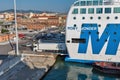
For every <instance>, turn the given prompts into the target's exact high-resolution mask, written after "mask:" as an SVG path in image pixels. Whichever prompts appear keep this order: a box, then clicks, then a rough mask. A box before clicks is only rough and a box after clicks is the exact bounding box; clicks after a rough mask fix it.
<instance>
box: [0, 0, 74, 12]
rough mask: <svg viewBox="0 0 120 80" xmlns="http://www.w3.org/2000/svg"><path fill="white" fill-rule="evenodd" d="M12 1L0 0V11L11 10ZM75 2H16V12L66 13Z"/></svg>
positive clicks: (62, 0) (37, 0)
mask: <svg viewBox="0 0 120 80" xmlns="http://www.w3.org/2000/svg"><path fill="white" fill-rule="evenodd" d="M13 1H14V0H0V6H1V7H0V11H3V10H7V9H13ZM74 1H76V0H16V4H17V10H21V9H22V10H40V11H52V12H62V13H65V12H68V11H69V8H70V6H71V5H72V4H73V3H74Z"/></svg>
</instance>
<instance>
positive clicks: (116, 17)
mask: <svg viewBox="0 0 120 80" xmlns="http://www.w3.org/2000/svg"><path fill="white" fill-rule="evenodd" d="M73 19H74V20H76V17H73ZM84 19H85V17H82V20H84ZM90 19H91V20H92V19H93V17H92V16H91V17H90ZM98 19H99V20H100V19H101V17H100V16H99V17H98ZM106 19H110V17H109V16H107V17H106ZM114 19H116V20H117V19H118V16H115V17H114Z"/></svg>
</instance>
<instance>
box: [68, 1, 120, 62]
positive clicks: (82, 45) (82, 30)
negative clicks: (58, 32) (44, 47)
mask: <svg viewBox="0 0 120 80" xmlns="http://www.w3.org/2000/svg"><path fill="white" fill-rule="evenodd" d="M119 43H120V0H77V1H76V2H74V4H73V5H72V6H71V8H70V11H69V13H68V17H67V24H66V46H67V50H68V53H69V57H67V58H66V61H77V62H91V61H92V62H93V61H107V62H120V45H119Z"/></svg>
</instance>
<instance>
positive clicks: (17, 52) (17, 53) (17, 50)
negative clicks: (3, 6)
mask: <svg viewBox="0 0 120 80" xmlns="http://www.w3.org/2000/svg"><path fill="white" fill-rule="evenodd" d="M14 17H15V32H16V49H15V52H16V55H19V49H18V48H19V47H18V30H17V14H16V0H14Z"/></svg>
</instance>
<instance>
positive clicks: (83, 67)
mask: <svg viewBox="0 0 120 80" xmlns="http://www.w3.org/2000/svg"><path fill="white" fill-rule="evenodd" d="M43 80H120V76H118V75H110V74H103V73H101V72H98V71H95V70H93V67H92V65H91V64H83V63H76V62H65V61H64V57H58V58H57V61H56V63H55V64H54V66H53V67H52V68H51V70H50V71H49V72H48V73H47V74H46V76H45V77H44V78H43Z"/></svg>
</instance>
